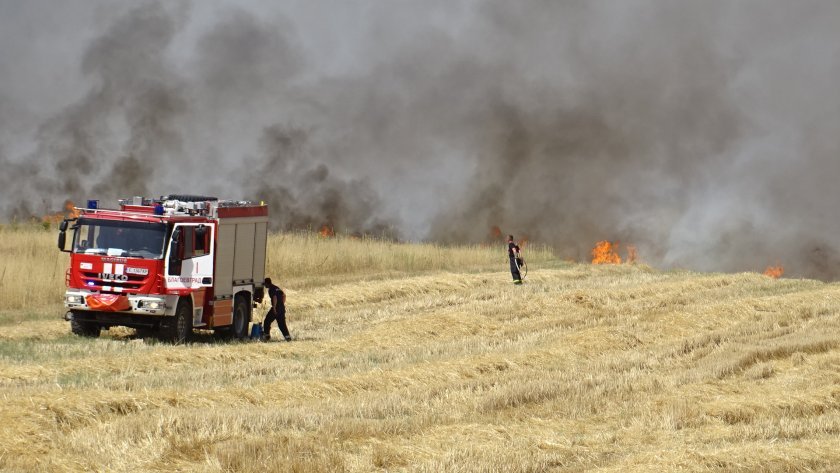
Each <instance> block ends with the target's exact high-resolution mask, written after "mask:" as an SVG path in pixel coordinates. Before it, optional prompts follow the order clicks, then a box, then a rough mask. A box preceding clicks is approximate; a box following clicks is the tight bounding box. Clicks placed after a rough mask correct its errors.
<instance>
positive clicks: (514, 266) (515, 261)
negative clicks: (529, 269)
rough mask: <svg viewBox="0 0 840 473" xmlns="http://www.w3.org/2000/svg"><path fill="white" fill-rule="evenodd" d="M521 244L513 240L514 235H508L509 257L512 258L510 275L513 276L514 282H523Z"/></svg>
mask: <svg viewBox="0 0 840 473" xmlns="http://www.w3.org/2000/svg"><path fill="white" fill-rule="evenodd" d="M520 258H521V255H520V254H519V245H517V244H516V242H514V241H513V235H508V259H509V260H510V275H511V276H513V283H514V284H522V275H521V274H519V262H520V261H521V260H520Z"/></svg>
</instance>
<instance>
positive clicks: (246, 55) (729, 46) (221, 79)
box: [0, 0, 840, 279]
mask: <svg viewBox="0 0 840 473" xmlns="http://www.w3.org/2000/svg"><path fill="white" fill-rule="evenodd" d="M0 8H3V9H4V10H5V12H4V13H5V14H4V15H1V16H0V71H2V72H3V77H4V81H2V83H0V165H2V169H3V174H2V176H1V177H0V195H2V205H0V211H2V213H3V214H4V215H5V216H6V217H11V216H14V215H17V216H18V217H26V216H28V215H38V214H39V213H45V212H46V211H53V210H55V209H56V208H59V207H60V205H61V203H62V202H63V201H64V199H65V198H68V197H70V198H73V199H79V200H81V199H84V198H88V197H91V198H99V199H102V200H104V201H107V200H108V199H114V198H116V197H125V196H129V195H132V194H138V195H139V194H144V195H160V194H166V193H170V192H178V193H185V192H191V193H212V194H216V195H219V196H220V197H222V198H251V199H256V200H264V201H266V202H268V203H269V204H270V205H271V213H272V222H273V225H274V227H275V228H282V229H296V228H311V229H317V228H319V227H321V226H322V225H328V226H331V227H334V228H335V229H336V230H337V231H344V232H361V233H387V234H388V235H392V236H398V237H401V238H406V239H412V240H421V239H427V240H434V241H442V242H482V241H487V239H488V234H489V232H490V229H491V228H492V227H494V226H498V227H500V228H501V229H502V231H503V232H504V233H505V234H507V233H513V234H515V235H517V236H522V235H527V236H528V237H529V238H530V239H531V240H539V241H543V242H546V243H549V244H551V245H553V246H554V247H555V248H556V249H557V251H558V253H559V254H560V255H562V256H564V257H569V258H574V259H578V260H586V259H588V256H589V255H588V253H589V250H590V249H591V248H592V246H593V244H594V243H595V242H596V241H599V240H612V241H621V242H623V243H628V244H634V245H635V246H636V247H637V248H638V252H639V256H640V258H641V259H642V260H643V261H645V262H648V263H651V264H654V265H657V266H661V267H687V268H693V269H699V270H722V271H738V270H761V269H763V268H764V267H765V266H767V265H770V264H777V263H780V264H783V265H784V266H785V274H786V275H794V276H808V277H818V278H823V279H833V278H835V277H836V276H837V274H838V273H840V272H838V264H839V263H840V243H838V242H837V241H836V239H835V238H834V235H835V234H836V233H837V230H838V229H837V226H838V225H837V224H836V223H835V222H836V219H835V218H833V217H834V209H835V207H836V206H837V202H840V190H838V187H837V186H836V185H835V182H834V181H835V180H836V176H838V175H840V174H838V173H840V159H838V158H840V141H838V139H837V138H836V136H837V133H836V130H837V129H838V125H840V95H837V94H836V92H835V89H836V84H837V81H838V78H840V28H838V24H839V23H838V20H840V5H838V4H836V3H835V2H821V1H806V2H803V3H798V4H797V5H796V6H795V7H794V6H791V5H790V4H789V2H783V1H781V0H779V1H761V2H759V1H747V2H738V3H733V2H726V1H717V0H712V1H706V2H695V3H688V2H679V3H674V2H667V1H659V0H631V1H626V2H620V3H617V2H608V1H598V0H596V1H575V0H572V1H566V2H544V1H539V0H533V1H525V2H505V1H501V0H487V1H478V0H476V1H469V2H445V1H431V2H423V3H422V4H420V3H416V2H408V1H405V2H403V1H397V2H387V3H382V2H374V1H372V0H370V1H362V2H354V3H353V4H352V5H351V4H349V3H336V4H330V5H329V6H327V5H326V4H324V3H320V2H303V1H295V0H289V1H288V2H285V3H277V2H263V1H260V0H250V1H248V2H240V3H239V5H238V6H237V7H232V6H226V5H220V4H218V3H212V4H211V3H209V2H186V1H185V2H181V3H169V2H167V3H165V4H164V3H162V2H141V3H137V2H130V3H127V4H126V5H116V4H115V3H114V2H101V3H98V4H95V3H87V4H85V5H83V6H81V7H80V6H78V5H76V6H75V7H67V6H55V5H54V4H53V3H51V2H45V1H44V2H42V1H32V2H20V3H19V4H18V3H12V2H10V3H9V4H5V5H4V6H2V7H0ZM56 10H58V11H56ZM58 17H60V18H61V19H62V21H61V22H59V21H57V20H56V18H58ZM27 31H36V32H37V33H38V34H37V35H36V36H37V37H36V38H32V37H30V36H27V35H26V32H27ZM86 31H87V32H93V33H90V34H83V33H80V32H86ZM56 77H61V80H57V79H55V78H56Z"/></svg>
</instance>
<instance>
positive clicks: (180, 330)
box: [160, 299, 192, 345]
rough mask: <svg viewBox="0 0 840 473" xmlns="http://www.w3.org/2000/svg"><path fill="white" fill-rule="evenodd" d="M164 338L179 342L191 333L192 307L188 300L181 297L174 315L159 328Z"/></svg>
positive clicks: (186, 338)
mask: <svg viewBox="0 0 840 473" xmlns="http://www.w3.org/2000/svg"><path fill="white" fill-rule="evenodd" d="M160 333H161V336H162V337H163V339H164V340H166V341H168V342H171V343H174V344H176V345H177V344H181V343H185V342H186V341H187V340H188V339H189V337H190V334H192V307H191V305H190V303H189V301H187V300H185V299H181V300H179V301H178V306H177V307H176V309H175V315H174V316H173V317H171V320H169V321H167V323H166V324H164V325H163V326H162V327H161V328H160Z"/></svg>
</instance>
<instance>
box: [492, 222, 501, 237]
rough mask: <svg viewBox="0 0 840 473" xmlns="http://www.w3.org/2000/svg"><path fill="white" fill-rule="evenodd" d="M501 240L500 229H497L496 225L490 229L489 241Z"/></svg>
mask: <svg viewBox="0 0 840 473" xmlns="http://www.w3.org/2000/svg"><path fill="white" fill-rule="evenodd" d="M501 238H502V229H501V228H499V226H498V225H493V226H492V227H490V239H491V240H501Z"/></svg>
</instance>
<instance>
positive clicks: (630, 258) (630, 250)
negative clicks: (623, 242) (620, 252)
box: [626, 245, 639, 264]
mask: <svg viewBox="0 0 840 473" xmlns="http://www.w3.org/2000/svg"><path fill="white" fill-rule="evenodd" d="M638 256H639V255H638V253H637V252H636V245H627V261H626V263H627V264H634V263H635V262H636V260H637V259H638Z"/></svg>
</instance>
